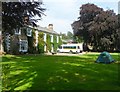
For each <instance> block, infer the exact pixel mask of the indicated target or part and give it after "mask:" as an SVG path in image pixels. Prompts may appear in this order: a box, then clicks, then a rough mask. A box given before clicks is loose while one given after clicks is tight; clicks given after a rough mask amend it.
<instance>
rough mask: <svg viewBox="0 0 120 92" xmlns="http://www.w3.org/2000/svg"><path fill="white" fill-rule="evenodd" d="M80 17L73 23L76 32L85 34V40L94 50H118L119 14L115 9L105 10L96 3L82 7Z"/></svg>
mask: <svg viewBox="0 0 120 92" xmlns="http://www.w3.org/2000/svg"><path fill="white" fill-rule="evenodd" d="M80 9H81V11H80V17H79V20H78V21H75V22H74V23H73V24H72V28H73V30H74V34H75V35H77V36H83V39H84V42H85V43H86V44H87V45H89V46H92V47H93V48H92V49H93V50H94V51H98V50H99V51H104V50H107V51H114V50H115V49H116V50H118V48H119V47H118V43H117V41H118V39H119V36H118V35H119V34H120V33H119V32H118V28H119V25H118V16H117V15H116V14H115V13H114V11H113V10H106V11H104V10H103V9H102V8H100V7H98V6H96V5H94V4H89V3H88V4H84V5H82V6H81V7H80Z"/></svg>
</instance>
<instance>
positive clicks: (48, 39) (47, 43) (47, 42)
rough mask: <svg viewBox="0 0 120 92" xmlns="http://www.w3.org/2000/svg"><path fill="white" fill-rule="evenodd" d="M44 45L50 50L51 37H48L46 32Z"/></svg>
mask: <svg viewBox="0 0 120 92" xmlns="http://www.w3.org/2000/svg"><path fill="white" fill-rule="evenodd" d="M46 46H47V51H51V38H50V34H47V40H46Z"/></svg>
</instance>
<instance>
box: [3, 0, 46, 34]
mask: <svg viewBox="0 0 120 92" xmlns="http://www.w3.org/2000/svg"><path fill="white" fill-rule="evenodd" d="M28 1H29V2H25V1H23V0H18V2H2V28H3V30H4V31H8V32H9V33H11V30H13V29H15V28H20V27H23V26H24V25H32V26H36V22H37V21H38V19H35V18H34V17H35V16H39V17H40V19H41V15H43V14H44V13H43V12H44V11H45V9H44V8H42V7H41V5H42V4H43V3H42V2H34V0H33V2H30V0H28Z"/></svg>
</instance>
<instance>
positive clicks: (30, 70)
mask: <svg viewBox="0 0 120 92" xmlns="http://www.w3.org/2000/svg"><path fill="white" fill-rule="evenodd" d="M98 55H99V54H85V55H80V56H55V55H53V56H45V55H23V56H22V55H19V56H14V55H5V56H3V58H2V61H3V62H2V74H3V75H2V81H3V84H2V86H3V88H2V89H3V90H11V91H12V90H120V86H119V83H120V82H119V81H118V80H119V73H118V70H120V67H119V66H118V61H120V58H119V54H117V53H116V54H112V56H113V58H114V59H115V60H116V61H117V62H116V63H112V64H97V63H94V61H95V60H96V59H97V57H98Z"/></svg>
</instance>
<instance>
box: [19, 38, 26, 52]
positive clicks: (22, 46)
mask: <svg viewBox="0 0 120 92" xmlns="http://www.w3.org/2000/svg"><path fill="white" fill-rule="evenodd" d="M27 50H28V41H27V40H20V49H19V51H20V52H27Z"/></svg>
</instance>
